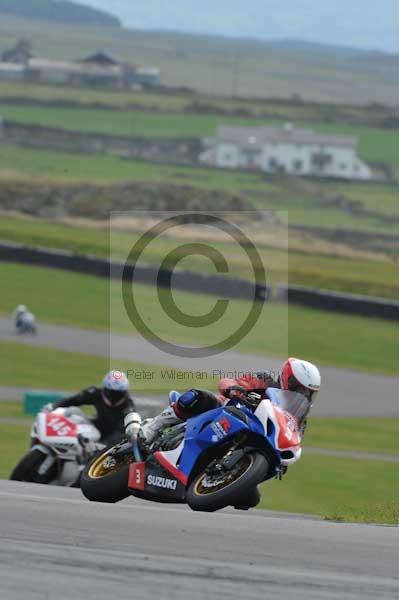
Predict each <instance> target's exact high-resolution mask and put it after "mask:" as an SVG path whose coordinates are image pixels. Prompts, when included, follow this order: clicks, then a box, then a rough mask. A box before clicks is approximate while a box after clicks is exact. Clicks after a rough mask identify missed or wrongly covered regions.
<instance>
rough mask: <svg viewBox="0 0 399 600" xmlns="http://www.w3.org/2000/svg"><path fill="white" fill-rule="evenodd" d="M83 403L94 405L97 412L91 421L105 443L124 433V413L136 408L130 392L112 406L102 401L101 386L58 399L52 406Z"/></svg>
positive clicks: (115, 440)
mask: <svg viewBox="0 0 399 600" xmlns="http://www.w3.org/2000/svg"><path fill="white" fill-rule="evenodd" d="M83 405H89V406H94V407H95V409H96V411H97V414H96V416H95V417H94V418H93V419H92V421H93V424H94V425H95V426H96V427H97V429H98V430H99V431H100V433H101V441H102V442H103V443H105V444H111V443H113V442H117V441H118V440H119V439H120V438H121V437H122V436H123V435H124V433H125V427H124V418H125V415H126V414H128V413H129V412H132V411H135V410H136V408H135V404H134V400H133V398H132V397H131V396H130V394H128V396H127V397H126V400H125V401H124V402H123V404H121V405H120V406H115V407H112V406H108V405H107V404H106V403H105V402H104V399H103V395H102V390H101V388H98V387H94V386H92V387H88V388H86V389H84V390H82V391H80V392H78V393H77V394H75V395H73V396H68V398H64V399H63V400H60V401H59V402H57V403H56V404H54V408H59V407H60V408H61V407H63V408H67V407H69V406H83Z"/></svg>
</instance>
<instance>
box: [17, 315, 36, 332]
mask: <svg viewBox="0 0 399 600" xmlns="http://www.w3.org/2000/svg"><path fill="white" fill-rule="evenodd" d="M15 327H16V330H17V333H18V334H20V335H23V334H24V333H30V334H32V335H34V334H36V333H37V326H36V319H35V317H34V315H33V314H32V313H31V312H25V313H23V314H22V315H20V316H19V317H18V318H17V320H16V322H15Z"/></svg>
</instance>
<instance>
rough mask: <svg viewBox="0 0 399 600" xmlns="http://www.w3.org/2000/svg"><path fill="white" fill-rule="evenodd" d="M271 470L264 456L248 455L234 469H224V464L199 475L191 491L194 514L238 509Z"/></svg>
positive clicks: (189, 498)
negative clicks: (201, 511)
mask: <svg viewBox="0 0 399 600" xmlns="http://www.w3.org/2000/svg"><path fill="white" fill-rule="evenodd" d="M268 469H269V463H268V461H267V460H266V458H265V456H263V454H259V453H258V452H250V453H248V454H244V455H243V456H242V457H241V458H240V460H239V461H237V463H236V464H235V465H234V466H233V467H232V468H231V469H224V468H223V460H221V461H220V463H216V464H215V465H213V466H212V467H208V468H207V469H206V470H205V471H203V472H202V473H200V474H199V475H197V477H196V478H195V479H194V480H193V482H192V483H191V485H190V487H189V489H188V491H187V503H188V504H189V506H190V507H191V508H192V509H193V510H203V511H207V512H212V511H215V510H219V509H221V508H224V507H225V506H229V505H233V506H235V505H238V504H240V500H241V499H242V498H243V497H245V494H246V493H247V491H248V490H251V489H253V488H255V487H256V485H257V484H258V483H260V482H261V481H262V480H263V479H265V477H266V474H267V472H268Z"/></svg>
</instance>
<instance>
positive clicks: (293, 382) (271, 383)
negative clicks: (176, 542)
mask: <svg viewBox="0 0 399 600" xmlns="http://www.w3.org/2000/svg"><path fill="white" fill-rule="evenodd" d="M320 384H321V377H320V372H319V369H318V368H317V367H316V366H315V365H314V364H312V363H310V362H308V361H305V360H302V359H298V358H294V357H291V358H288V359H287V360H286V361H285V362H284V364H283V365H282V368H281V370H280V373H279V375H278V377H277V378H274V377H273V376H272V375H271V373H269V372H256V373H248V374H245V375H243V376H242V377H238V378H236V379H228V378H224V379H221V380H220V381H219V383H218V390H219V396H216V395H215V394H213V393H212V392H208V391H206V390H200V389H191V390H188V391H187V392H184V393H183V394H181V395H180V396H179V397H178V399H177V400H176V401H175V402H174V403H173V404H172V405H171V406H169V407H168V408H166V409H165V410H164V411H163V412H162V413H161V414H160V415H157V416H156V417H154V418H153V419H149V420H148V421H147V422H144V424H143V426H142V428H141V431H140V438H141V440H142V442H144V444H145V445H147V446H148V445H150V444H151V443H152V442H153V441H154V440H155V438H156V436H157V434H158V433H159V432H160V431H161V429H163V428H164V427H171V426H173V425H176V424H178V423H181V422H183V421H185V420H186V419H189V418H191V417H194V416H197V415H199V414H202V413H204V412H206V411H208V410H212V409H214V408H218V407H219V406H220V405H224V404H226V403H227V402H229V401H230V400H237V401H240V400H245V399H247V398H248V396H249V398H251V394H254V396H252V399H253V401H254V402H255V404H254V405H253V406H251V408H256V406H257V404H258V403H259V401H260V399H262V398H267V397H268V396H267V389H268V388H269V387H273V388H281V389H283V390H290V391H292V392H299V393H301V394H303V395H304V396H305V397H306V398H307V399H308V401H309V405H310V406H309V409H310V408H311V406H312V404H313V402H314V400H315V398H316V396H317V393H318V391H319V390H320ZM125 424H126V429H125V431H126V435H127V436H128V437H129V436H130V433H131V431H130V428H131V424H130V419H129V415H128V416H127V417H126V419H125ZM299 426H300V432H301V436H302V437H303V434H304V432H305V428H306V419H305V420H304V421H303V422H302V423H300V424H299ZM259 500H260V493H259V490H258V489H257V488H255V489H253V490H249V491H248V497H246V498H245V499H243V502H242V503H240V506H237V507H236V508H244V509H246V508H252V507H253V506H256V505H257V504H258V503H259Z"/></svg>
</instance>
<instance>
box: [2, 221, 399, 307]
mask: <svg viewBox="0 0 399 600" xmlns="http://www.w3.org/2000/svg"><path fill="white" fill-rule="evenodd" d="M138 227H139V224H137V228H138ZM139 235H140V234H139V233H138V232H137V231H131V232H126V231H119V230H116V228H115V230H114V231H113V233H112V255H113V258H116V259H123V258H125V257H126V255H127V253H128V252H129V250H130V249H131V248H132V246H133V244H134V243H135V242H136V241H137V240H138V238H139ZM256 236H257V237H256ZM0 237H1V238H2V239H4V240H8V241H13V242H17V243H21V244H27V245H30V246H40V247H47V248H52V249H58V250H68V251H71V252H76V253H78V254H93V255H95V256H99V257H101V258H106V259H107V258H108V257H109V254H110V246H109V237H108V230H107V229H106V225H105V224H104V226H103V228H98V227H89V226H76V225H71V224H65V223H60V222H52V221H46V220H42V219H36V218H32V217H22V216H7V219H6V218H1V217H0ZM254 239H255V241H256V245H257V250H258V252H259V253H260V255H261V257H262V260H263V262H264V264H265V265H267V277H268V280H269V282H270V283H273V284H276V283H280V282H281V281H285V280H286V277H287V251H286V250H285V249H280V248H278V246H276V247H272V246H271V245H268V244H267V241H268V240H267V238H266V243H265V242H263V243H261V242H260V241H258V240H261V233H257V234H256V232H255V237H254ZM270 241H271V242H274V243H275V244H276V241H275V240H273V239H270ZM181 243H182V240H181V239H180V238H173V237H168V238H167V239H165V238H162V239H160V240H154V241H153V242H152V243H151V245H150V246H149V248H148V249H146V252H145V254H144V255H143V262H146V263H149V264H150V263H151V264H157V265H159V264H160V263H161V262H162V260H163V257H164V256H165V254H166V253H167V252H168V251H170V250H173V249H174V248H175V247H176V246H177V245H180V244H181ZM212 247H214V248H216V249H217V250H220V252H222V253H223V255H224V256H227V257H228V262H229V274H231V275H237V276H239V277H242V278H244V279H246V278H248V260H247V258H246V257H245V256H244V255H243V254H242V253H240V252H237V247H236V245H235V244H233V243H230V244H229V243H227V242H221V241H218V240H212ZM334 250H335V252H336V253H335V254H334ZM339 250H340V248H335V247H334V246H332V245H331V246H330V247H329V249H328V248H324V247H323V245H322V244H320V242H319V243H318V242H317V241H316V240H313V241H312V242H309V240H307V241H305V240H304V241H303V242H302V241H301V240H300V239H297V240H296V247H295V246H294V240H293V239H292V235H291V234H290V247H289V253H288V277H289V281H290V283H292V284H297V285H308V286H310V287H319V288H327V289H334V290H337V291H346V292H350V293H358V294H366V295H375V296H382V297H384V296H385V297H388V298H394V299H395V298H399V283H398V281H399V277H398V273H399V271H398V265H397V263H396V262H394V261H393V260H388V259H383V258H382V257H381V256H379V255H375V256H372V255H369V254H365V255H364V256H363V257H362V256H356V254H354V255H353V256H351V255H350V251H349V249H348V250H347V251H348V254H347V255H345V254H344V253H343V251H342V249H341V252H342V254H339ZM315 253H317V254H318V256H317V261H315ZM183 268H186V269H188V270H191V271H196V270H201V271H204V270H209V271H213V270H214V267H213V265H212V264H211V263H210V262H208V261H200V260H199V259H198V257H195V256H194V257H190V258H187V259H185V261H184V265H183Z"/></svg>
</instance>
